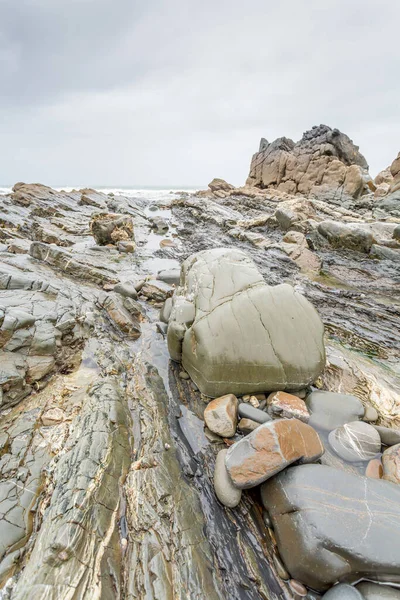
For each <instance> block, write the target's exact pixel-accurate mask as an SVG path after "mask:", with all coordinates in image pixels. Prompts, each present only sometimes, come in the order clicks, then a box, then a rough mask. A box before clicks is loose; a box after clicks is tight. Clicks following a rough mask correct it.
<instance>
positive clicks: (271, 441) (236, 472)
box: [225, 419, 324, 489]
mask: <svg viewBox="0 0 400 600" xmlns="http://www.w3.org/2000/svg"><path fill="white" fill-rule="evenodd" d="M323 453H324V447H323V445H322V442H321V440H320V439H319V436H318V433H317V432H316V431H315V430H314V429H313V428H312V427H310V426H309V425H307V424H306V423H303V422H302V421H299V420H298V419H276V420H275V421H269V422H267V423H264V424H263V425H260V426H259V427H257V429H255V430H254V431H253V432H252V433H250V434H249V435H247V436H246V437H244V438H242V439H241V440H239V441H238V442H236V443H235V444H233V446H231V447H230V448H229V450H228V452H227V454H226V459H225V464H226V468H227V469H228V473H229V475H230V478H231V480H232V483H233V485H235V486H236V487H237V488H239V489H247V488H251V487H254V486H255V485H259V484H260V483H262V482H263V481H266V480H267V479H269V478H270V477H272V476H273V475H275V474H276V473H279V471H282V469H284V468H285V467H287V466H288V465H291V464H292V463H294V462H295V461H301V462H304V463H308V462H313V461H315V460H317V459H318V458H320V457H321V456H322V454H323Z"/></svg>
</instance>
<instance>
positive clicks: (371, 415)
mask: <svg viewBox="0 0 400 600" xmlns="http://www.w3.org/2000/svg"><path fill="white" fill-rule="evenodd" d="M378 418H379V415H378V411H377V410H376V408H374V407H373V406H366V407H365V412H364V417H363V421H367V423H372V422H375V421H377V420H378Z"/></svg>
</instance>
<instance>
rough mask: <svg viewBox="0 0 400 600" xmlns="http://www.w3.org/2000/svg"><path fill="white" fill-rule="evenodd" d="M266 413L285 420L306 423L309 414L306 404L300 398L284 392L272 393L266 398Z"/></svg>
mask: <svg viewBox="0 0 400 600" xmlns="http://www.w3.org/2000/svg"><path fill="white" fill-rule="evenodd" d="M267 405H268V411H269V413H270V414H272V415H274V416H280V417H283V418H286V419H291V418H292V417H294V418H296V419H300V421H303V422H304V423H308V420H309V418H310V413H309V412H308V410H307V406H306V403H305V402H304V400H302V399H301V398H298V397H297V396H293V395H292V394H287V393H286V392H273V393H272V394H270V395H269V396H268V398H267Z"/></svg>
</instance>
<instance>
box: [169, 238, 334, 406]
mask: <svg viewBox="0 0 400 600" xmlns="http://www.w3.org/2000/svg"><path fill="white" fill-rule="evenodd" d="M323 331H324V328H323V324H322V322H321V319H320V318H319V316H318V313H317V312H316V310H315V309H314V307H313V306H312V305H311V304H310V303H309V302H308V300H306V299H305V298H304V296H302V295H301V294H300V293H299V292H296V291H295V290H294V289H293V288H292V287H291V286H290V285H288V284H281V285H277V286H275V287H271V286H269V285H267V284H266V283H265V281H264V279H263V277H262V275H261V274H260V272H259V271H258V269H257V267H256V266H255V264H254V263H253V261H252V260H251V259H250V258H248V257H247V256H246V254H244V253H243V252H241V251H239V250H232V249H226V248H217V249H214V250H205V251H203V252H199V253H197V254H194V255H192V256H190V257H189V258H188V259H187V260H185V261H184V263H183V265H182V270H181V281H180V285H179V287H178V288H177V289H176V291H175V294H174V296H173V306H172V311H171V316H170V319H169V325H168V334H167V340H168V348H169V352H170V355H171V358H172V359H173V360H176V361H179V360H181V361H182V364H183V366H184V368H185V370H186V371H187V372H188V373H189V375H190V376H191V378H192V379H193V381H194V382H195V384H196V385H197V386H198V388H199V389H200V391H201V392H202V393H204V394H205V395H207V396H211V397H217V396H223V395H225V394H228V393H232V394H235V395H236V396H238V395H239V396H240V395H242V394H247V393H257V392H265V391H270V392H272V391H275V390H299V389H303V388H304V387H306V386H307V385H309V384H310V383H312V382H313V381H314V380H315V379H316V378H317V377H318V376H319V375H320V373H321V372H322V370H323V369H324V366H325V348H324V342H323Z"/></svg>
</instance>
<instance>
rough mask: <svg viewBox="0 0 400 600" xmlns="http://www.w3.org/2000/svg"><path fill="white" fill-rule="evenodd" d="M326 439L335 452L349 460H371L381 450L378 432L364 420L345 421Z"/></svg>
mask: <svg viewBox="0 0 400 600" xmlns="http://www.w3.org/2000/svg"><path fill="white" fill-rule="evenodd" d="M328 439H329V443H330V445H331V446H332V448H333V450H334V451H335V452H336V454H338V455H339V456H340V458H342V459H343V460H347V461H349V462H357V461H360V460H361V461H364V460H371V459H372V458H374V457H375V456H376V455H377V454H378V453H379V452H380V450H381V438H380V435H379V433H378V432H377V431H376V429H375V428H374V427H373V426H372V425H368V423H364V421H353V423H346V424H345V425H343V426H342V427H338V428H337V429H335V430H334V431H331V432H330V434H329V436H328Z"/></svg>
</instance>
